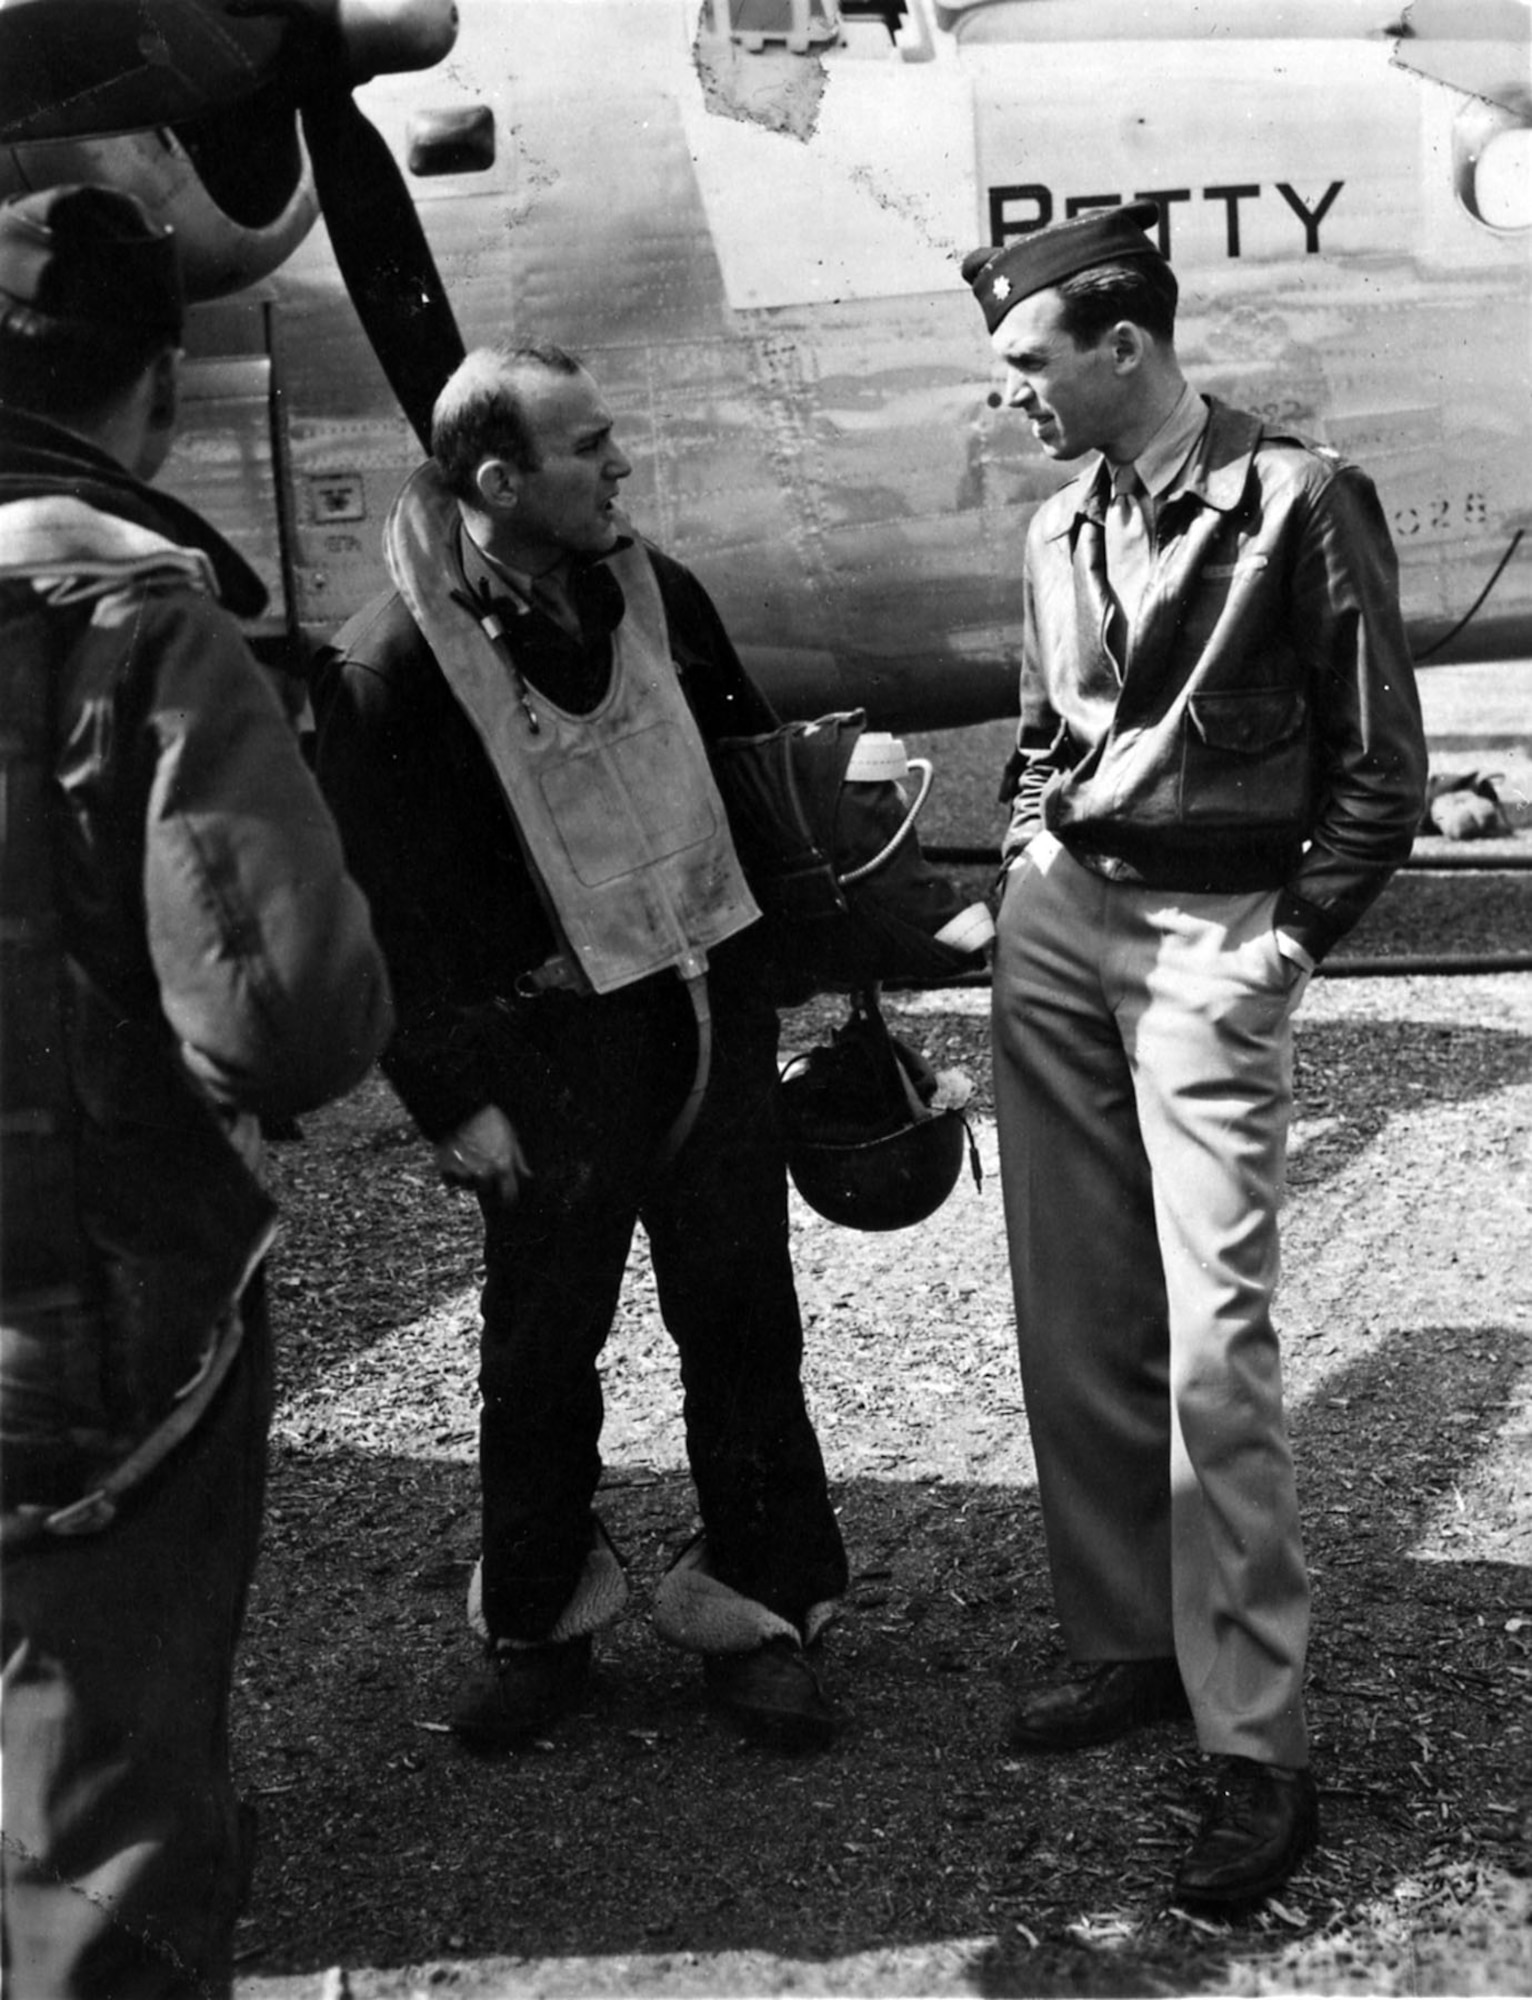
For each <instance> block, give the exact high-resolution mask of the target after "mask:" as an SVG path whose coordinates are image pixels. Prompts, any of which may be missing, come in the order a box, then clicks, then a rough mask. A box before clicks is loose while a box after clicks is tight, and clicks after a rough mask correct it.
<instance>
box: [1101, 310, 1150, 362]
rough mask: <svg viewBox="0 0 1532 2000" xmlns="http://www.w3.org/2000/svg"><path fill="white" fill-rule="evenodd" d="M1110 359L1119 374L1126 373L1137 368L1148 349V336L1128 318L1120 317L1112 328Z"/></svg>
mask: <svg viewBox="0 0 1532 2000" xmlns="http://www.w3.org/2000/svg"><path fill="white" fill-rule="evenodd" d="M1109 337H1110V339H1111V343H1112V361H1113V363H1114V365H1115V366H1116V368H1117V371H1118V373H1119V374H1126V373H1128V371H1129V370H1131V369H1134V368H1137V367H1138V365H1139V363H1140V362H1141V361H1142V360H1143V358H1144V356H1145V354H1146V353H1147V352H1148V349H1149V338H1148V335H1147V334H1146V333H1145V332H1144V329H1143V328H1142V327H1141V326H1135V325H1134V323H1133V321H1132V320H1130V319H1120V320H1118V322H1117V324H1116V325H1115V326H1114V327H1113V328H1112V331H1111V334H1110V336H1109Z"/></svg>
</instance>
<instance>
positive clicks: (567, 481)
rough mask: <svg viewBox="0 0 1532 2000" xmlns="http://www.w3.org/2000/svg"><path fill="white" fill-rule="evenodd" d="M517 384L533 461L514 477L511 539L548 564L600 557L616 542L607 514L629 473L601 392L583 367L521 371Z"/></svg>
mask: <svg viewBox="0 0 1532 2000" xmlns="http://www.w3.org/2000/svg"><path fill="white" fill-rule="evenodd" d="M516 384H517V388H518V390H519V391H520V394H521V400H522V408H523V409H524V411H525V413H526V418H527V423H528V426H529V428H530V429H531V432H532V437H533V440H534V443H535V445H536V449H537V457H538V463H537V466H536V468H535V470H533V471H531V472H520V473H518V474H517V478H516V504H515V508H514V511H513V513H512V516H511V518H510V521H509V523H508V525H509V528H510V530H511V533H512V534H513V535H514V537H515V539H516V542H517V543H518V545H519V546H520V547H521V549H522V550H523V552H524V553H526V554H528V555H533V554H536V553H537V552H538V551H539V550H541V551H542V552H543V553H544V554H545V556H546V560H547V561H548V562H552V561H553V560H555V558H556V557H557V556H559V555H575V554H577V555H601V554H603V553H604V552H605V551H606V550H607V549H609V548H611V547H612V545H613V544H614V543H615V541H616V540H617V524H616V522H615V521H614V520H613V518H612V508H613V504H614V503H615V501H616V498H617V488H618V485H619V483H620V482H621V481H622V480H624V479H626V478H627V476H628V474H629V473H630V472H631V471H632V470H633V467H632V465H631V464H630V462H629V461H628V459H627V458H626V457H625V456H624V455H623V453H622V452H621V451H619V450H618V448H617V445H616V443H615V442H614V440H613V437H612V416H611V412H610V411H609V410H608V409H607V407H606V404H605V402H604V401H603V400H602V396H601V391H600V390H599V389H598V388H597V387H596V384H595V383H594V381H593V380H592V379H591V377H590V376H589V375H587V374H586V372H585V370H584V369H583V368H582V369H580V370H579V372H578V373H576V374H574V375H558V374H555V373H553V372H552V371H551V370H549V369H546V368H526V369H523V370H521V371H519V372H518V374H517V377H516Z"/></svg>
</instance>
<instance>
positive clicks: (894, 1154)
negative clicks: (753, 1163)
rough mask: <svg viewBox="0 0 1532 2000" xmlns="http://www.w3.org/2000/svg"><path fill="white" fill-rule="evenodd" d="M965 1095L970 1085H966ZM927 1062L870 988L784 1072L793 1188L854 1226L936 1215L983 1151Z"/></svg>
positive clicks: (976, 1171) (906, 1222) (898, 1223)
mask: <svg viewBox="0 0 1532 2000" xmlns="http://www.w3.org/2000/svg"><path fill="white" fill-rule="evenodd" d="M958 1081H959V1082H960V1083H961V1084H962V1085H963V1087H964V1090H965V1092H966V1079H958ZM948 1082H950V1080H948V1079H944V1080H943V1083H948ZM942 1095H943V1090H942V1086H941V1085H939V1082H938V1078H937V1076H936V1073H935V1071H934V1070H933V1069H932V1067H931V1065H930V1063H928V1062H927V1061H926V1059H925V1057H924V1056H922V1055H921V1054H920V1053H919V1052H918V1051H917V1050H915V1049H913V1048H911V1047H910V1045H909V1044H908V1043H907V1042H905V1041H902V1040H900V1039H899V1037H897V1036H895V1035H891V1034H890V1033H889V1031H888V1026H887V1024H886V1022H885V1021H884V1019H883V1016H882V1014H881V1012H880V1011H879V1009H878V1004H877V998H876V994H875V992H874V991H873V990H871V989H868V990H865V991H862V992H859V993H857V994H856V995H854V996H853V999H852V1005H851V1013H850V1015H849V1017H848V1018H847V1020H846V1021H845V1022H844V1023H843V1024H842V1026H841V1027H839V1028H838V1029H836V1031H835V1033H834V1035H833V1036H832V1038H831V1040H830V1041H829V1042H828V1043H827V1044H824V1045H822V1046H821V1047H818V1048H814V1049H810V1050H809V1051H808V1053H807V1054H806V1055H801V1056H796V1057H794V1058H793V1059H792V1060H791V1061H789V1062H788V1064H787V1065H786V1067H785V1068H784V1070H783V1073H782V1104H783V1122H784V1126H785V1129H786V1138H787V1168H788V1172H789V1173H790V1174H791V1176H792V1179H793V1185H794V1186H795V1187H796V1188H797V1190H798V1192H799V1194H801V1195H802V1197H803V1199H804V1200H805V1201H806V1202H807V1203H808V1204H809V1206H810V1208H812V1209H815V1210H817V1211H818V1213H819V1214H820V1215H823V1216H825V1217H826V1218H827V1219H828V1220H829V1221H831V1222H838V1223H841V1224H843V1225H844V1226H845V1227H847V1228H849V1229H869V1230H880V1229H907V1228H909V1227H910V1225H911V1224H912V1223H916V1222H923V1221H924V1220H925V1219H926V1217H927V1216H929V1215H933V1214H934V1213H935V1212H936V1210H937V1209H938V1208H940V1207H941V1205H942V1203H943V1202H944V1201H945V1200H946V1199H947V1197H948V1195H949V1194H951V1192H952V1190H953V1188H954V1187H955V1186H956V1184H957V1179H958V1175H959V1174H960V1173H961V1171H962V1166H963V1150H964V1141H965V1140H966V1141H967V1148H968V1155H969V1161H970V1164H971V1167H972V1170H973V1176H974V1182H975V1185H978V1183H979V1181H980V1179H981V1173H980V1168H979V1157H978V1151H977V1149H976V1148H975V1146H974V1143H973V1136H972V1134H971V1133H970V1132H969V1130H968V1123H967V1120H966V1119H965V1118H964V1116H963V1113H962V1110H961V1109H960V1108H959V1107H958V1105H957V1104H955V1103H953V1104H946V1105H944V1104H943V1103H942V1102H941V1097H942Z"/></svg>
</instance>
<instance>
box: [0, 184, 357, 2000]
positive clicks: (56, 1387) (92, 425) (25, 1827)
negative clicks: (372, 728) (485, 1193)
mask: <svg viewBox="0 0 1532 2000" xmlns="http://www.w3.org/2000/svg"><path fill="white" fill-rule="evenodd" d="M180 325H181V288H180V276H179V266H178V261H177V253H176V248H175V244H174V241H173V239H172V238H171V236H170V234H169V233H168V232H165V231H161V230H159V229H157V228H155V227H154V226H153V225H152V224H151V223H150V222H149V220H148V218H147V217H146V216H145V215H144V213H143V211H142V210H141V209H140V208H139V207H138V205H137V204H136V203H135V202H133V201H131V200H130V199H129V198H128V197H126V196H124V195H120V194H117V193H114V192H112V191H110V190H107V189H103V188H95V187H65V188H55V189H52V190H50V191H49V192H47V193H45V194H41V195H29V196H24V197H21V198H18V199H16V200H14V201H12V202H9V203H7V204H5V206H4V207H0V708H3V712H4V716H5V732H4V742H3V747H0V772H3V778H4V783H3V786H0V799H3V828H0V1014H3V1019H4V1027H5V1033H4V1038H3V1040H0V1085H3V1118H0V1251H3V1274H0V1396H3V1402H0V1474H3V1485H4V1494H3V1502H4V1506H3V1515H0V1534H3V1543H0V1548H3V1586H4V1596H3V1610H0V1618H3V1660H4V1670H3V1689H0V1702H3V1706H0V1731H3V1748H4V1843H3V1859H0V1876H3V1891H4V1915H3V1960H4V1971H5V1984H6V1990H7V1992H8V1993H10V1994H12V1995H13V1996H14V2000H30V1996H42V1995H47V1996H49V2000H54V1997H55V1996H81V2000H84V1997H85V1996H89V2000H148V1996H162V1995H178V1996H179V1995H188V1996H189V1995H193V1994H195V1995H197V1996H198V1997H199V2000H206V1996H210V1995H217V1994H226V1993H228V1992H229V1991H230V1988H231V1982H232V1967H231V1952H232V1938H233V1929H234V1921H235V1917H236V1915H237V1912H238V1908H239V1903H240V1899H241V1897H242V1894H243V1891H244V1887H245V1884H246V1882H247V1880H248V1875H249V1867H250V1854H249V1851H248V1850H249V1827H248V1824H247V1822H246V1818H245V1815H244V1813H243V1812H242V1809H241V1808H240V1807H239V1806H238V1804H237V1802H236V1799H235V1794H234V1790H233V1784H232V1779H231V1774H230V1771H229V1752H228V1704H229V1686H230V1678H231V1673H232V1668H233V1658H234V1649H235V1645H236V1642H237V1639H238V1634H239V1628H240V1621H241V1617H242V1614H243V1608H244V1602H245V1595H246V1592H247V1589H248V1586H249V1582H250V1576H251V1572H252V1569H253V1567H254V1562H255V1554H256V1544H257V1537H258V1531H259V1521H260V1509H261V1494H262V1481H263V1476H264V1465H265V1449H266V1430H267V1421H268V1417H269V1412H270V1401H271V1355H270V1340H269V1334H268V1329H267V1322H266V1315H265V1310H264V1304H263V1294H262V1285H261V1260H262V1257H263V1255H264V1252H265V1250H266V1248H267V1247H268V1245H269V1243H270V1241H271V1237H272V1234H273V1207H272V1203H271V1201H270V1199H269V1197H268V1196H267V1194H266V1193H265V1192H264V1190H263V1188H262V1186H261V1184H260V1181H259V1179H258V1177H257V1173H256V1171H255V1168H256V1165H257V1155H258V1150H259V1132H258V1128H257V1119H258V1118H259V1117H261V1116H266V1117H270V1118H273V1119H277V1120H283V1121H286V1120H289V1119H291V1118H292V1117H293V1116H294V1115H295V1114H297V1113H299V1112H301V1111H304V1110H306V1109H308V1108H310V1107H312V1106H315V1105H318V1104H320V1103H323V1102H324V1101H325V1100H326V1099H329V1098H332V1097H334V1096H337V1095H338V1094H339V1093H341V1092H342V1091H344V1090H347V1089H349V1088H350V1087H351V1086H352V1085H353V1084H355V1083H357V1082H358V1081H359V1080H360V1079H361V1077H362V1076H363V1075H364V1073H365V1072H366V1070H367V1068H368V1066H369V1064H370V1063H371V1062H372V1061H373V1059H374V1058H375V1057H376V1055H377V1054H378V1052H379V1050H380V1048H381V1046H382V1044H383V1041H384V1040H385V1038H386V1036H387V1033H388V1030H389V1026H390V1023H391V1019H392V1015H391V1006H390V1000H389V992H388V984H387V977H386V974H385V971H384V967H383V961H382V958H381V956H380V954H379V951H378V948H377V946H376V944H375V942H374V940H373V937H372V932H371V928H370V925H369V921H368V916H367V909H366V905H365V903H364V901H363V899H362V896H361V892H360V891H359V889H358V888H357V887H356V885H355V883H353V882H352V881H351V879H350V878H349V877H348V875H347V874H346V872H345V868H344V863H343V859H342V854H341V846H340V841H339V838H338V836H337V833H336V830H335V827H334V825H333V823H332V821H331V820H330V817H329V814H328V812H327V810H326V808H325V806H324V802H323V800H322V798H321V797H320V795H319V792H318V789H317V787H316V786H315V784H314V782H313V780H312V778H311V777H310V775H309V773H308V771H307V769H306V768H305V766H304V763H303V760H302V757H301V755H300V753H299V749H298V745H297V741H296V738H295V736H294V734H293V731H292V729H291V728H290V726H289V723H288V720H287V717H286V715H285V714H284V712H283V709H282V706H281V704H280V702H279V701H278V699H277V697H276V695H275V693H274V692H273V690H272V687H271V685H270V683H269V681H268V678H267V676H266V675H265V674H264V672H263V671H262V669H261V668H260V667H259V666H258V665H257V663H256V661H255V660H254V659H253V658H252V657H251V655H250V653H249V651H248V649H247V647H246V645H245V643H244V640H243V638H242V637H241V634H240V631H239V627H238V625H237V624H236V623H235V619H234V616H233V615H232V614H233V613H235V612H240V613H246V614H248V613H253V612H255V611H258V610H259V609H260V607H261V605H262V603H263V602H264V593H263V591H262V588H261V585H260V583H259V581H258V579H257V578H256V577H255V576H254V575H253V573H252V572H251V571H250V570H249V569H248V568H247V566H246V565H245V564H244V562H243V561H242V560H241V559H240V557H239V556H237V555H236V554H235V552H234V551H233V550H232V549H231V548H230V547H229V546H228V545H227V544H226V543H225V542H224V541H223V540H222V538H221V537H220V536H218V535H217V534H215V533H214V531H213V530H212V529H211V528H210V527H208V526H207V524H206V523H205V522H203V521H201V520H199V519H198V518H197V517H196V516H195V515H194V514H192V513H191V511H190V510H189V509H187V508H185V507H183V506H181V505H180V504H179V503H177V502H175V501H173V500H171V499H170V498H169V497H168V496H166V495H163V494H159V493H156V492H153V491H151V490H150V488H149V487H148V486H147V485H145V484H144V483H143V482H144V481H145V480H146V479H149V478H152V477H153V475H154V474H155V473H156V472H157V471H158V470H159V467H160V465H161V463H162V462H163V460H164V458H165V455H166V453H167V451H168V449H169V446H170V442H171V437H172V432H173V427H174V421H175V412H176V393H177V380H178V368H179V360H180V356H179V338H180Z"/></svg>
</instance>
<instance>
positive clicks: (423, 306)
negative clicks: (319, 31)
mask: <svg viewBox="0 0 1532 2000" xmlns="http://www.w3.org/2000/svg"><path fill="white" fill-rule="evenodd" d="M302 117H303V139H304V144H305V145H306V146H307V148H308V155H309V164H310V166H311V167H312V169H313V173H314V188H315V192H316V193H317V194H318V196H319V205H320V208H321V210H322V211H323V213H324V217H325V221H326V223H327V225H328V227H329V231H330V244H331V247H332V249H333V250H334V252H335V261H336V263H337V264H338V265H339V266H340V273H341V276H342V278H344V280H345V283H346V289H347V291H348V292H349V293H350V294H351V299H352V303H353V304H354V305H355V307H356V311H357V317H358V318H359V319H360V320H361V322H362V328H363V331H364V332H365V333H366V335H367V338H368V339H369V340H370V341H371V343H372V347H373V351H374V352H375V353H376V355H377V357H378V359H379V361H380V362H381V363H382V364H383V372H384V374H385V375H386V376H387V377H388V381H389V386H390V387H391V388H392V390H393V392H394V394H395V395H396V396H397V397H398V399H399V404H400V407H401V408H402V410H403V411H404V414H405V416H406V417H407V418H408V419H409V421H410V424H411V426H412V428H413V429H414V432H415V435H416V436H417V437H418V438H419V439H420V442H421V444H422V446H424V447H425V448H426V449H427V450H429V449H430V439H431V409H432V406H433V405H434V403H435V401H436V398H437V395H438V394H439V393H440V390H441V387H442V385H443V383H444V382H445V381H446V379H447V377H448V376H449V375H450V374H451V373H452V371H453V369H454V368H456V366H457V365H458V363H459V362H460V361H461V360H462V358H463V354H464V351H465V350H464V347H463V338H462V335H461V334H460V333H459V332H458V327H457V320H456V319H455V317H454V316H453V311H452V307H451V304H450V303H449V302H448V299H447V294H446V290H445V287H444V286H443V284H442V281H441V277H440V274H439V273H438V271H437V269H436V261H435V259H434V258H433V257H432V255H431V247H430V245H429V244H428V243H427V241H426V233H425V230H424V229H423V228H422V227H421V222H420V217H419V216H418V215H417V214H416V212H415V204H414V202H413V201H412V200H411V199H410V191H409V189H408V187H407V186H406V185H405V180H404V176H403V174H402V173H401V172H400V170H399V165H398V162H397V161H396V160H395V159H394V156H393V154H392V153H391V152H390V151H389V149H388V146H387V145H386V143H385V142H384V140H383V137H382V135H381V134H380V133H379V132H378V130H377V128H376V127H375V126H374V125H373V124H372V123H371V121H370V120H369V119H368V118H367V117H366V116H365V115H364V114H363V112H362V111H361V109H360V108H359V107H358V105H357V104H356V103H355V102H354V101H353V99H352V98H351V96H350V95H349V93H346V92H344V91H327V92H326V93H325V94H324V95H323V96H322V97H315V98H309V99H307V100H306V101H305V102H304V104H303V106H302Z"/></svg>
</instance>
